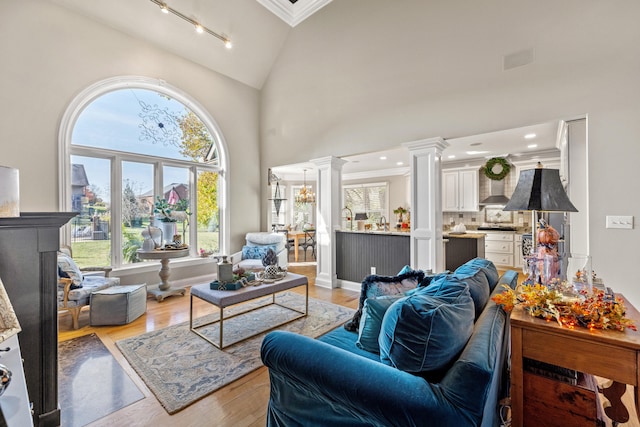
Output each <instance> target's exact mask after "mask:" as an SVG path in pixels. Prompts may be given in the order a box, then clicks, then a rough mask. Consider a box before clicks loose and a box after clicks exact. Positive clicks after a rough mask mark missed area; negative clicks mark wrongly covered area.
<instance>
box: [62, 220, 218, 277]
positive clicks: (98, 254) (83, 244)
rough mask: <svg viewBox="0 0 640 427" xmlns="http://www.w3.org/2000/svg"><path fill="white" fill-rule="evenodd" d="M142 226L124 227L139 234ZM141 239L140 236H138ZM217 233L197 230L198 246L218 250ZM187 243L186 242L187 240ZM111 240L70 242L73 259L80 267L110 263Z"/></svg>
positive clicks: (135, 234)
mask: <svg viewBox="0 0 640 427" xmlns="http://www.w3.org/2000/svg"><path fill="white" fill-rule="evenodd" d="M143 229H144V227H140V228H129V227H127V228H126V233H127V234H131V235H133V236H136V237H137V236H141V234H140V233H141V232H142V230H143ZM140 239H142V237H140ZM218 239H219V235H218V233H217V232H207V231H199V232H198V242H199V243H198V248H197V249H200V248H204V249H205V250H211V251H213V252H214V253H216V252H218V248H219V244H218V241H219V240H218ZM187 243H188V242H187ZM110 248H111V240H80V241H76V242H73V243H72V244H71V249H72V250H73V259H74V260H75V262H76V263H77V264H78V266H80V267H90V266H107V265H111V254H110Z"/></svg>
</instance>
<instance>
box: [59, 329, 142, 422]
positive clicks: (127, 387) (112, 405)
mask: <svg viewBox="0 0 640 427" xmlns="http://www.w3.org/2000/svg"><path fill="white" fill-rule="evenodd" d="M58 356H59V358H58V360H59V362H58V370H59V373H60V375H59V378H58V391H59V393H58V394H59V400H60V425H63V426H65V427H76V426H84V425H87V424H89V423H90V422H92V421H95V420H97V419H100V418H102V417H104V416H106V415H109V414H111V413H113V412H115V411H117V410H119V409H121V408H124V407H125V406H128V405H130V404H132V403H133V402H136V401H138V400H140V399H142V398H143V397H144V394H142V392H141V391H140V390H139V389H138V387H137V386H136V385H135V384H134V382H133V381H132V380H131V378H129V376H128V375H127V373H126V372H125V371H124V369H122V367H121V366H120V364H119V363H118V361H117V360H116V359H115V358H114V357H113V356H112V355H111V352H110V351H109V349H108V348H107V347H105V346H104V344H103V343H102V341H100V338H98V337H97V336H96V335H95V334H91V335H85V336H83V337H78V338H73V339H71V340H67V341H63V342H61V343H60V344H58ZM106 391H108V392H106Z"/></svg>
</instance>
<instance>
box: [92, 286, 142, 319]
mask: <svg viewBox="0 0 640 427" xmlns="http://www.w3.org/2000/svg"><path fill="white" fill-rule="evenodd" d="M145 311H147V285H146V284H142V285H126V286H113V287H111V288H107V289H102V290H100V291H96V292H94V293H92V294H91V302H90V308H89V322H90V323H91V326H101V325H126V324H127V323H131V322H133V321H134V320H136V319H137V318H138V317H140V316H142V315H143V314H144V312H145Z"/></svg>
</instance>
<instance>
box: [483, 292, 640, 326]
mask: <svg viewBox="0 0 640 427" xmlns="http://www.w3.org/2000/svg"><path fill="white" fill-rule="evenodd" d="M503 286H504V287H505V288H506V290H505V291H503V292H502V293H499V294H496V295H494V296H493V297H492V298H491V299H492V300H493V301H494V302H495V303H496V304H498V305H500V306H502V308H503V310H504V311H506V312H511V310H513V308H514V307H515V306H516V305H518V306H521V307H523V308H524V309H525V310H526V311H527V312H529V314H530V315H531V316H533V317H539V318H542V319H546V320H556V321H557V322H558V323H559V324H560V325H561V326H566V327H569V328H573V327H575V326H580V327H583V328H589V329H591V330H594V329H615V330H617V331H624V329H625V328H629V329H632V330H634V331H636V330H637V329H636V326H635V325H634V323H633V320H631V319H628V318H626V317H625V313H626V308H625V306H624V303H623V300H622V298H620V297H617V296H615V295H613V294H609V293H605V292H604V291H601V290H596V291H594V292H593V293H587V292H586V291H581V292H580V295H579V296H578V297H576V298H571V299H567V298H566V297H565V296H564V295H563V293H562V292H560V291H558V290H555V289H549V288H548V287H546V286H544V285H540V284H535V285H523V286H522V288H521V290H520V292H519V293H516V291H514V290H513V289H511V288H510V287H509V286H507V285H503Z"/></svg>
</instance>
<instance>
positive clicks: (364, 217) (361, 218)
mask: <svg viewBox="0 0 640 427" xmlns="http://www.w3.org/2000/svg"><path fill="white" fill-rule="evenodd" d="M354 219H355V220H356V221H366V220H368V219H369V216H368V215H367V214H366V213H364V212H361V213H356V216H355V218H354Z"/></svg>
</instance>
